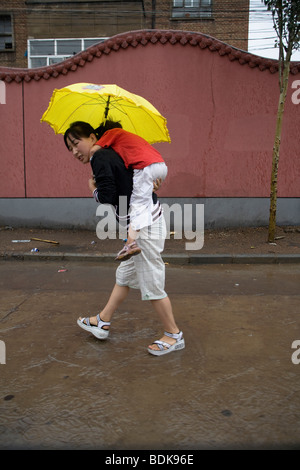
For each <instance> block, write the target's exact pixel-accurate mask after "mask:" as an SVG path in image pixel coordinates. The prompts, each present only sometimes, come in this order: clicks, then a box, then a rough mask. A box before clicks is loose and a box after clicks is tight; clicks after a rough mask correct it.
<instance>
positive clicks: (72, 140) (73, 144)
mask: <svg viewBox="0 0 300 470" xmlns="http://www.w3.org/2000/svg"><path fill="white" fill-rule="evenodd" d="M97 140H98V138H97V136H96V132H95V130H94V129H93V127H92V126H91V125H90V124H88V123H87V122H83V121H76V122H73V124H71V126H70V127H69V129H67V131H66V132H65V134H64V142H65V144H66V147H67V149H68V150H70V152H72V153H73V155H74V157H75V158H77V159H78V160H80V161H81V163H88V162H89V160H90V150H91V148H92V147H93V145H95V143H96V142H97Z"/></svg>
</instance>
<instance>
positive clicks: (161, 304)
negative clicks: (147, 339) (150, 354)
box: [149, 297, 179, 350]
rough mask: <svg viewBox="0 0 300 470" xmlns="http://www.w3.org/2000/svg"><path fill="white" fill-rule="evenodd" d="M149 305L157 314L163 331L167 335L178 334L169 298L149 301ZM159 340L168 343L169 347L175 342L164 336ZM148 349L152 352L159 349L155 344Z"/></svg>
mask: <svg viewBox="0 0 300 470" xmlns="http://www.w3.org/2000/svg"><path fill="white" fill-rule="evenodd" d="M151 303H152V305H153V307H154V309H155V311H156V313H157V314H158V316H159V319H160V321H161V323H162V324H163V328H164V331H167V332H168V333H179V328H178V326H177V325H176V322H175V319H174V315H173V310H172V304H171V301H170V299H169V297H164V298H163V299H159V300H151ZM160 340H161V341H165V342H166V343H169V344H171V345H173V344H174V343H175V342H176V340H175V339H172V338H170V337H168V336H165V335H164V336H163V337H162V338H160ZM149 348H150V349H154V350H155V349H156V350H158V349H159V348H158V346H157V345H156V344H151V345H150V346H149Z"/></svg>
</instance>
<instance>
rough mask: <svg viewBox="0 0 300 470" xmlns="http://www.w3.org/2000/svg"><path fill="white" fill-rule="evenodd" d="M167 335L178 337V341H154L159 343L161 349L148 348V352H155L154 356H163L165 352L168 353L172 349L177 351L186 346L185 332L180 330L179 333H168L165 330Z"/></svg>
mask: <svg viewBox="0 0 300 470" xmlns="http://www.w3.org/2000/svg"><path fill="white" fill-rule="evenodd" d="M164 334H165V336H169V338H173V339H176V343H174V344H169V343H166V342H165V341H160V340H158V341H154V343H153V344H157V346H158V348H159V349H151V348H148V352H149V353H150V354H153V356H162V355H163V354H168V353H170V352H172V351H177V350H179V349H184V348H185V342H184V339H183V333H182V331H180V332H179V333H168V332H167V331H165V332H164Z"/></svg>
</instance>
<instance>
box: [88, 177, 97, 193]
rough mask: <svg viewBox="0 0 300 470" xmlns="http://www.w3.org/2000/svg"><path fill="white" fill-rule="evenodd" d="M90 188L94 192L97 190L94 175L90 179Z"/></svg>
mask: <svg viewBox="0 0 300 470" xmlns="http://www.w3.org/2000/svg"><path fill="white" fill-rule="evenodd" d="M89 188H90V191H91V192H92V193H93V192H94V191H95V189H97V186H96V184H95V180H94V177H93V178H90V179H89Z"/></svg>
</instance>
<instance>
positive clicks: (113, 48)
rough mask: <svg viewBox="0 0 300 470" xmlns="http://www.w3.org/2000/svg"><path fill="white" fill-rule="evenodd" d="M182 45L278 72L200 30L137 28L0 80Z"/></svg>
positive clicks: (1, 72)
mask: <svg viewBox="0 0 300 470" xmlns="http://www.w3.org/2000/svg"><path fill="white" fill-rule="evenodd" d="M157 43H160V44H163V45H164V44H168V43H169V44H172V45H175V44H181V45H182V46H187V45H190V46H193V47H199V49H208V50H209V51H210V52H212V53H218V54H219V55H220V56H221V57H227V59H229V60H230V61H232V62H233V61H238V63H239V64H240V65H248V66H249V67H250V68H258V69H259V70H260V71H262V72H263V71H265V70H269V72H271V73H276V72H277V71H278V60H273V59H267V58H264V57H260V56H256V55H254V54H250V53H249V52H246V51H243V50H240V49H237V48H235V47H233V46H229V45H228V44H226V43H224V42H222V41H219V40H218V39H215V38H213V37H211V36H208V35H206V34H202V33H195V32H190V31H177V30H156V29H152V30H139V31H130V32H126V33H121V34H118V35H116V36H113V37H111V38H109V39H107V40H106V41H103V42H100V43H99V44H96V45H93V46H90V47H89V48H88V49H86V50H84V51H82V52H80V53H78V54H76V55H74V56H73V57H72V58H69V59H67V60H65V61H63V62H59V63H58V64H56V65H49V66H48V67H40V68H34V69H21V68H8V67H0V80H3V81H5V82H6V83H11V82H13V81H15V82H16V83H21V82H22V81H25V82H29V81H31V80H36V81H38V80H40V79H44V80H49V79H50V78H57V77H58V76H59V75H61V74H63V75H67V74H68V73H70V72H75V71H76V70H77V68H78V67H84V66H85V65H86V63H87V62H91V61H92V60H94V59H95V58H96V59H99V58H101V56H102V54H105V55H108V54H110V53H111V52H118V51H120V50H121V49H127V48H128V47H138V46H144V47H145V46H147V45H148V44H152V45H153V44H154V45H155V44H157ZM299 72H300V62H291V64H290V73H292V74H294V75H296V74H298V73H299Z"/></svg>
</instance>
